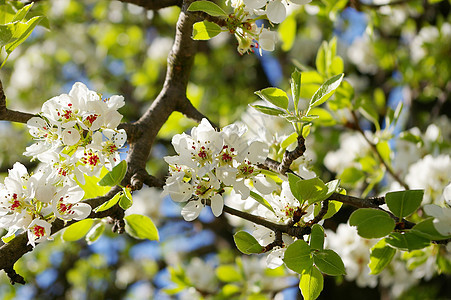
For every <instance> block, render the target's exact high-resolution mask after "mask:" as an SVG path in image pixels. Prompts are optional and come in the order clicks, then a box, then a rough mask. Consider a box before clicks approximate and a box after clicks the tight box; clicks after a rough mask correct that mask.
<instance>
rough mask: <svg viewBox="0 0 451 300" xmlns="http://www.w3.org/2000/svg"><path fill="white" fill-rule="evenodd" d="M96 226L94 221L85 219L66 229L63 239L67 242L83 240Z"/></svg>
mask: <svg viewBox="0 0 451 300" xmlns="http://www.w3.org/2000/svg"><path fill="white" fill-rule="evenodd" d="M92 224H94V220H93V219H84V220H81V221H78V222H76V223H74V224H72V225H70V226H68V227H66V229H64V232H63V234H62V235H61V238H62V239H63V240H64V241H66V242H73V241H77V240H79V239H81V238H83V237H84V236H85V235H86V234H87V233H88V232H89V230H90V229H91V227H92Z"/></svg>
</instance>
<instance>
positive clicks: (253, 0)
mask: <svg viewBox="0 0 451 300" xmlns="http://www.w3.org/2000/svg"><path fill="white" fill-rule="evenodd" d="M243 3H244V5H246V7H248V8H250V9H258V8H262V7H263V6H265V4H266V0H243Z"/></svg>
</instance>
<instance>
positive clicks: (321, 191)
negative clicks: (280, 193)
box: [288, 174, 335, 205]
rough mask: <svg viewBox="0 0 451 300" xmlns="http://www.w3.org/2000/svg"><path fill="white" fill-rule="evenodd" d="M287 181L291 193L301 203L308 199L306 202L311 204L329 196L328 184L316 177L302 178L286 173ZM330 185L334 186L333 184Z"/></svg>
mask: <svg viewBox="0 0 451 300" xmlns="http://www.w3.org/2000/svg"><path fill="white" fill-rule="evenodd" d="M288 182H289V183H290V190H291V193H293V196H294V197H295V198H296V199H297V200H298V201H299V203H300V204H301V205H302V204H303V203H304V202H306V201H308V204H313V203H315V202H319V201H323V200H324V199H327V198H328V197H329V196H328V195H329V188H328V186H326V185H325V184H324V182H323V181H322V180H321V179H319V178H317V177H315V178H312V179H306V180H303V179H301V178H299V177H297V176H295V175H293V174H288ZM331 186H334V184H332V185H331ZM332 188H333V187H332ZM334 191H335V190H333V191H332V192H331V193H330V194H332V193H333V192H334Z"/></svg>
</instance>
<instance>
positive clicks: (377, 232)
mask: <svg viewBox="0 0 451 300" xmlns="http://www.w3.org/2000/svg"><path fill="white" fill-rule="evenodd" d="M349 225H351V226H356V227H357V232H358V233H359V235H360V236H361V237H364V238H367V239H372V238H381V237H384V236H386V235H387V234H389V233H390V232H392V231H393V229H395V221H394V220H393V219H392V218H391V217H390V216H389V214H387V213H386V212H384V211H381V210H377V209H373V208H361V209H358V210H356V211H354V212H353V213H352V214H351V217H350V218H349Z"/></svg>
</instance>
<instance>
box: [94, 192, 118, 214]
mask: <svg viewBox="0 0 451 300" xmlns="http://www.w3.org/2000/svg"><path fill="white" fill-rule="evenodd" d="M122 196H123V193H122V192H119V193H117V194H116V195H114V197H113V198H111V199H110V200H108V201H107V202H105V203H103V204H102V205H100V206H98V207H96V208H95V209H94V211H95V212H101V211H105V210H107V209H110V208H112V207H113V206H115V205H116V203H118V202H119V200H120V199H121V198H122Z"/></svg>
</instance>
